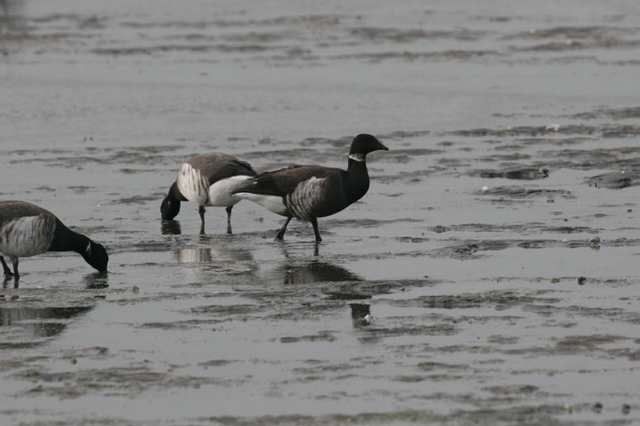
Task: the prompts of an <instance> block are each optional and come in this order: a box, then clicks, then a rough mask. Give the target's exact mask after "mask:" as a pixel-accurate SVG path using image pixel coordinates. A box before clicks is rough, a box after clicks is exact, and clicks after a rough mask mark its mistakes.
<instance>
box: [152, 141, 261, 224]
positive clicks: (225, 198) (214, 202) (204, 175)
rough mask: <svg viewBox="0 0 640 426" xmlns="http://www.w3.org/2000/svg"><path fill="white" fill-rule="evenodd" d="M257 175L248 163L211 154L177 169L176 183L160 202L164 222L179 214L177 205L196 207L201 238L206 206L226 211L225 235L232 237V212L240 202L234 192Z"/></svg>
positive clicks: (216, 153) (220, 154) (232, 157)
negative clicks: (186, 204) (186, 203)
mask: <svg viewBox="0 0 640 426" xmlns="http://www.w3.org/2000/svg"><path fill="white" fill-rule="evenodd" d="M255 175H256V172H255V170H253V168H252V167H251V165H250V164H249V163H247V162H244V161H240V160H238V159H237V158H236V157H234V156H232V155H227V154H222V153H218V152H214V153H211V154H203V155H197V156H195V157H193V158H191V159H190V160H188V161H187V162H185V163H183V164H182V165H181V166H180V171H179V172H178V177H177V178H176V181H175V182H174V183H173V185H171V188H169V193H168V194H167V196H166V197H165V198H164V200H162V204H161V205H160V214H161V215H162V219H163V220H172V219H173V218H174V217H176V216H177V215H178V213H179V212H180V202H182V201H191V202H193V203H195V204H197V205H198V213H199V214H200V233H201V234H204V211H205V206H213V207H226V208H227V234H231V232H232V231H231V209H233V206H234V205H235V204H236V203H238V202H239V201H240V200H241V198H240V197H238V196H235V195H233V191H234V190H235V189H236V188H238V187H239V186H240V185H241V184H243V183H244V182H245V181H246V180H248V179H250V178H251V177H253V176H255Z"/></svg>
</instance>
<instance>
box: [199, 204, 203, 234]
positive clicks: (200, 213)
mask: <svg viewBox="0 0 640 426" xmlns="http://www.w3.org/2000/svg"><path fill="white" fill-rule="evenodd" d="M204 210H205V209H204V206H200V207H198V214H199V215H200V234H204Z"/></svg>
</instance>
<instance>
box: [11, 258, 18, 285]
mask: <svg viewBox="0 0 640 426" xmlns="http://www.w3.org/2000/svg"><path fill="white" fill-rule="evenodd" d="M11 261H12V263H13V278H15V280H16V281H18V280H19V279H20V272H18V258H17V257H14V258H13V259H11Z"/></svg>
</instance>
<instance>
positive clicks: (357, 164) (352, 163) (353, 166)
mask: <svg viewBox="0 0 640 426" xmlns="http://www.w3.org/2000/svg"><path fill="white" fill-rule="evenodd" d="M347 171H348V172H349V173H354V174H363V173H364V174H365V175H367V176H368V173H367V162H366V161H365V160H364V158H363V159H362V161H358V160H354V159H353V158H351V157H349V166H348V167H347Z"/></svg>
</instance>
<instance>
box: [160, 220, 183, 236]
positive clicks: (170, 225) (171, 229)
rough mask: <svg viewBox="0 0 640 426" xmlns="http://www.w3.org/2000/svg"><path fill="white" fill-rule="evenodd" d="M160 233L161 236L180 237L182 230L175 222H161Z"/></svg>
mask: <svg viewBox="0 0 640 426" xmlns="http://www.w3.org/2000/svg"><path fill="white" fill-rule="evenodd" d="M160 232H161V233H162V235H180V234H181V233H182V228H181V227H180V222H178V221H177V220H163V221H162V222H161V224H160Z"/></svg>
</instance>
